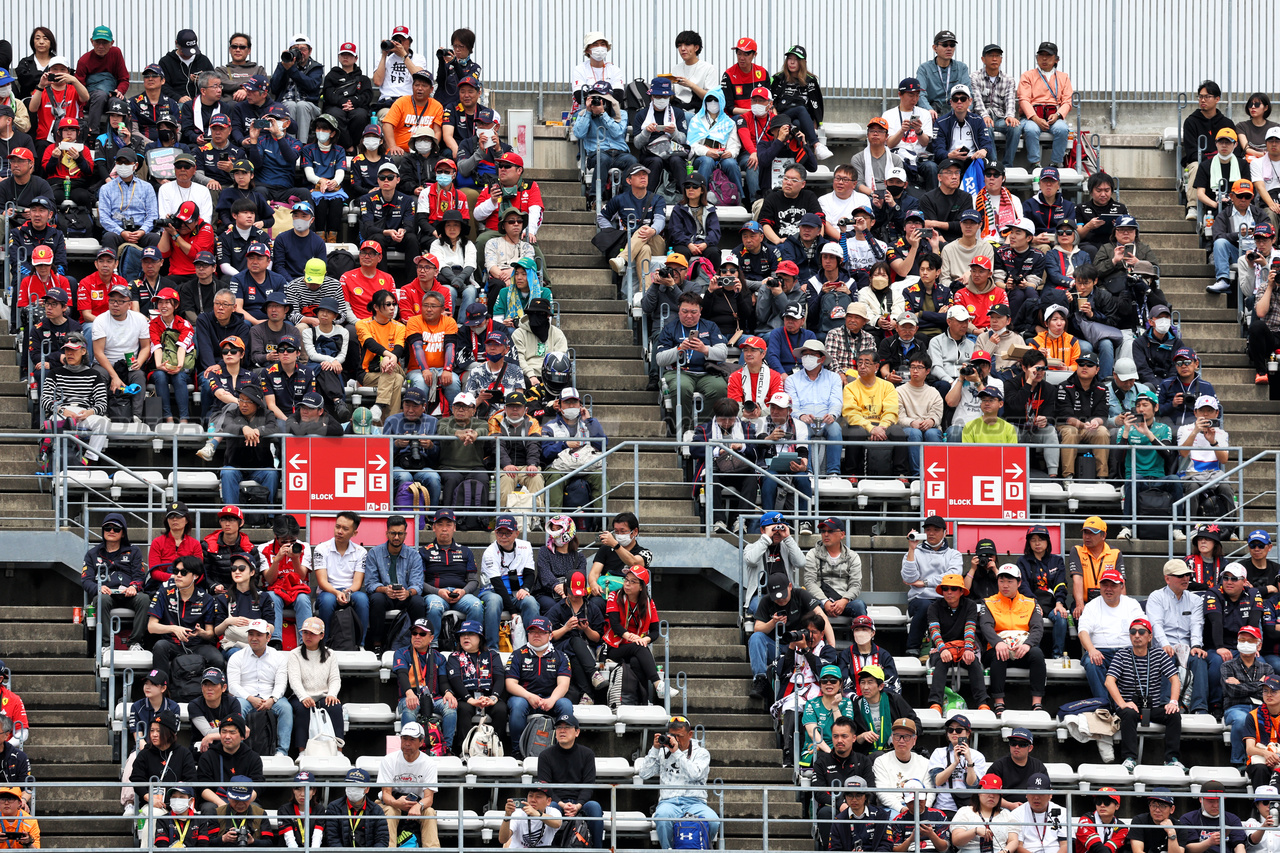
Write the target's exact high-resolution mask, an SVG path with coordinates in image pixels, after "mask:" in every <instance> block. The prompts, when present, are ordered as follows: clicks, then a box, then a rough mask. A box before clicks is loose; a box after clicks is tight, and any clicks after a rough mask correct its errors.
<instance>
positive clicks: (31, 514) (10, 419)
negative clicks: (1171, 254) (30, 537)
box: [0, 320, 53, 530]
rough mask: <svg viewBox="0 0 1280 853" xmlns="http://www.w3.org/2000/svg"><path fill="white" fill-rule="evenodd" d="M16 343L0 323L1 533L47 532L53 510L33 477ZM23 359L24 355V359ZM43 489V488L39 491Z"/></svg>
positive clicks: (32, 440)
mask: <svg viewBox="0 0 1280 853" xmlns="http://www.w3.org/2000/svg"><path fill="white" fill-rule="evenodd" d="M16 346H17V341H16V339H15V337H14V336H13V335H11V334H9V323H8V321H6V320H0V432H8V433H18V434H19V435H17V436H15V437H14V438H7V439H6V438H0V468H2V469H3V471H4V475H3V476H0V529H5V528H9V529H13V528H25V529H30V528H31V527H33V526H35V527H36V529H45V530H47V529H49V527H50V526H52V524H53V509H52V505H51V502H50V500H49V496H48V489H47V487H45V484H44V483H43V482H42V481H41V480H40V479H39V478H37V477H36V465H37V462H38V460H39V449H38V447H37V443H38V441H37V439H36V437H35V432H34V431H32V429H31V415H30V414H29V413H28V410H27V383H25V382H23V381H22V380H21V379H20V378H19V373H18V361H17V359H18V354H17V352H16V350H15V347H16ZM24 357H25V355H24ZM42 487H43V488H42Z"/></svg>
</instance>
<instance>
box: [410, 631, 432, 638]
mask: <svg viewBox="0 0 1280 853" xmlns="http://www.w3.org/2000/svg"><path fill="white" fill-rule="evenodd" d="M413 636H415V637H430V636H431V634H430V633H429V632H427V631H414V632H413Z"/></svg>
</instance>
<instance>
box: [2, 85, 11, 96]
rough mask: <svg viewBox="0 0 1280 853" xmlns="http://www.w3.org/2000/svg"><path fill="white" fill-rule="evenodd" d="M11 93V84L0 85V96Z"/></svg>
mask: <svg viewBox="0 0 1280 853" xmlns="http://www.w3.org/2000/svg"><path fill="white" fill-rule="evenodd" d="M12 94H13V87H12V86H0V98H8V97H9V96H11V95H12Z"/></svg>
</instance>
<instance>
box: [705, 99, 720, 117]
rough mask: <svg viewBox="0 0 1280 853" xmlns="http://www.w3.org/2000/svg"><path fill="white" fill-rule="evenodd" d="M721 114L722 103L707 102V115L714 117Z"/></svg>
mask: <svg viewBox="0 0 1280 853" xmlns="http://www.w3.org/2000/svg"><path fill="white" fill-rule="evenodd" d="M719 114H720V102H719V101H707V115H709V116H713V115H719Z"/></svg>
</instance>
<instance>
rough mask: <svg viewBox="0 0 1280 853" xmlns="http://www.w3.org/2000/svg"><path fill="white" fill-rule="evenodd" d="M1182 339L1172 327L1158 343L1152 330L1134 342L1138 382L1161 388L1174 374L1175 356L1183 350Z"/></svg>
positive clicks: (1134, 359) (1148, 330) (1134, 360)
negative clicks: (1161, 384)
mask: <svg viewBox="0 0 1280 853" xmlns="http://www.w3.org/2000/svg"><path fill="white" fill-rule="evenodd" d="M1182 347H1183V343H1182V338H1180V337H1178V335H1177V333H1176V332H1175V331H1174V330H1173V328H1172V327H1170V329H1169V332H1168V334H1166V335H1165V336H1164V340H1162V341H1158V340H1156V338H1155V335H1154V334H1152V331H1151V329H1150V328H1148V329H1147V330H1146V331H1145V332H1143V333H1142V334H1141V335H1139V336H1138V337H1136V338H1134V341H1133V363H1134V365H1135V366H1136V367H1137V368H1138V381H1139V382H1141V383H1142V384H1143V385H1146V386H1148V387H1151V388H1158V387H1160V383H1162V382H1164V380H1166V379H1168V378H1169V377H1170V376H1176V375H1177V374H1175V373H1174V372H1173V354H1174V353H1175V352H1177V351H1178V350H1180V349H1182Z"/></svg>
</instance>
